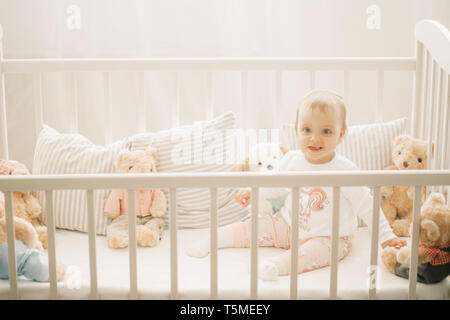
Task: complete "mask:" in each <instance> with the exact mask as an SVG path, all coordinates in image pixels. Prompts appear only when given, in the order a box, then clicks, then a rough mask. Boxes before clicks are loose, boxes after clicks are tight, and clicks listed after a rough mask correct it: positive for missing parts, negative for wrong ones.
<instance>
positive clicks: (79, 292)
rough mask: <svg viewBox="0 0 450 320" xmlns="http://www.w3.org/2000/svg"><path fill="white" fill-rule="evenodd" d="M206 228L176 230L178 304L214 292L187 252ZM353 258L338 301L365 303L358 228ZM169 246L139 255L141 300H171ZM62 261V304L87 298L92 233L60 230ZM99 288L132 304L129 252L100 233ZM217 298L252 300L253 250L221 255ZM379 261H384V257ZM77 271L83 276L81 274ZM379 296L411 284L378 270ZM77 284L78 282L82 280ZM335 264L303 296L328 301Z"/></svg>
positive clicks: (40, 288)
mask: <svg viewBox="0 0 450 320" xmlns="http://www.w3.org/2000/svg"><path fill="white" fill-rule="evenodd" d="M208 233H209V229H184V230H179V233H178V243H179V247H178V250H179V251H178V261H179V269H178V272H179V273H178V278H179V285H178V286H179V298H180V299H208V297H209V290H210V269H209V268H210V259H209V256H208V257H207V258H203V259H196V258H191V257H189V256H187V255H186V253H185V251H186V249H187V247H188V246H189V245H190V244H191V243H193V242H194V241H195V240H197V239H200V238H203V237H206V236H207V235H208ZM354 239H355V240H354V244H353V248H352V251H351V253H350V254H349V255H348V256H347V257H346V258H345V259H344V260H342V261H341V262H340V263H339V265H338V298H340V299H367V298H368V285H369V271H368V270H369V257H370V249H369V248H370V233H369V230H368V228H359V229H358V231H357V232H356V234H355V238H354ZM169 245H170V241H169V234H168V232H167V231H165V233H164V235H163V239H162V240H161V242H160V244H159V245H158V246H157V247H155V248H139V247H138V250H137V266H138V267H137V268H138V290H139V298H140V299H169V298H170V251H169V248H170V246H169ZM56 250H57V256H58V257H59V258H60V259H61V260H62V261H64V263H65V264H66V265H67V266H68V267H69V271H70V274H69V276H68V277H67V279H66V281H64V282H60V283H58V298H59V299H89V293H90V285H89V251H88V235H87V234H84V233H80V232H75V231H67V230H57V231H56ZM96 250H97V265H98V287H99V298H100V299H128V290H129V278H130V277H129V272H128V270H129V257H128V250H127V249H121V250H113V249H110V248H108V246H107V244H106V238H105V237H102V236H97V238H96ZM280 252H282V249H276V248H260V249H259V251H258V259H259V260H262V259H264V258H267V257H270V256H273V255H277V254H279V253H280ZM218 261H219V269H218V281H219V282H218V288H219V289H218V290H219V296H218V298H219V299H248V298H249V296H250V249H238V248H228V249H222V250H220V251H219V253H218ZM379 261H381V260H380V258H379ZM78 271H79V272H78ZM378 274H379V276H378V282H377V299H407V298H408V280H406V279H403V278H399V277H396V276H394V275H392V274H390V273H388V272H387V270H386V269H385V268H384V266H383V265H380V266H379V269H378ZM78 279H79V280H80V281H78ZM329 283H330V267H327V268H323V269H319V270H315V271H312V272H307V273H304V274H300V275H298V297H299V298H300V299H328V297H329ZM18 286H19V294H20V298H21V299H47V298H48V294H49V284H48V283H37V282H32V281H29V280H26V279H22V278H19V283H18ZM289 289H290V278H289V277H288V276H284V277H279V278H278V280H277V281H270V282H269V281H262V280H258V294H259V297H260V298H261V299H289V292H290V290H289ZM8 294H9V282H8V281H5V280H0V299H8ZM417 295H418V298H419V299H450V279H448V278H447V279H445V280H444V281H442V282H440V283H438V284H428V285H425V284H421V283H418V285H417Z"/></svg>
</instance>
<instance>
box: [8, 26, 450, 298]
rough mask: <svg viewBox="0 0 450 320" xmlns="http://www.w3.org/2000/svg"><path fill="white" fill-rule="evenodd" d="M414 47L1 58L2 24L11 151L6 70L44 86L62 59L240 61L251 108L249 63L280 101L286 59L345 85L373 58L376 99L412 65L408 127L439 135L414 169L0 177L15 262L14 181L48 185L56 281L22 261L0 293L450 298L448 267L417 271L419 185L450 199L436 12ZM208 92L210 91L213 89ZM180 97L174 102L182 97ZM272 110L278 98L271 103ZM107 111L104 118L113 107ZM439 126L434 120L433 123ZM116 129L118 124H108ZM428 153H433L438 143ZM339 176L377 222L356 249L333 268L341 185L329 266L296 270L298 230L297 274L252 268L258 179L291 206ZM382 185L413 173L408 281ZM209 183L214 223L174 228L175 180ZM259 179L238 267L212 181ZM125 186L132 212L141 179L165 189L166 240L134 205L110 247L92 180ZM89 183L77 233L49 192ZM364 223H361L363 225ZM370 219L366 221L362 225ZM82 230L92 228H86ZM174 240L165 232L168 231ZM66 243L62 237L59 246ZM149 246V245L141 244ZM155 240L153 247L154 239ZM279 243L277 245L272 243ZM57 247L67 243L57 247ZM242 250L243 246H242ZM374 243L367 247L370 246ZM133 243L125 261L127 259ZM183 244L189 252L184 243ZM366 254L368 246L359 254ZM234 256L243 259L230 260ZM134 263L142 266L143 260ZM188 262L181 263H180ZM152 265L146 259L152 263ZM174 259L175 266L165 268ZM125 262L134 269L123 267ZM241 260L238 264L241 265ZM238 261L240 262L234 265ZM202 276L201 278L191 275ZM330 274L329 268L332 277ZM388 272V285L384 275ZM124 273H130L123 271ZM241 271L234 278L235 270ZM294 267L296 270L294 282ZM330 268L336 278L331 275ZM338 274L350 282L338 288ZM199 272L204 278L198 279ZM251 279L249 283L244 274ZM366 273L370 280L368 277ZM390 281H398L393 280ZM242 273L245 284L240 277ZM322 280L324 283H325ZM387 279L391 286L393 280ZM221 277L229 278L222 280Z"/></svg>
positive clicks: (65, 64) (217, 65)
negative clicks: (69, 276) (444, 273)
mask: <svg viewBox="0 0 450 320" xmlns="http://www.w3.org/2000/svg"><path fill="white" fill-rule="evenodd" d="M415 35H416V41H417V44H416V57H407V58H396V57H395V58H394V57H382V58H358V57H348V58H347V57H346V58H199V59H184V58H180V59H4V58H3V55H2V50H1V40H2V33H1V29H0V95H1V100H0V127H1V135H0V143H1V148H0V158H5V159H8V130H7V115H6V101H5V100H6V99H5V74H13V73H32V74H33V75H35V79H36V83H37V85H38V88H39V87H40V86H41V82H40V81H41V77H42V74H43V73H46V72H66V71H101V72H105V74H106V75H107V74H108V72H112V71H118V70H127V71H135V72H142V71H151V70H173V71H179V70H203V71H214V70H234V71H240V72H241V77H242V93H243V94H242V96H243V97H242V99H243V103H242V107H241V111H242V113H241V114H245V99H246V95H247V86H246V79H247V72H248V71H252V70H272V71H275V77H276V79H275V81H276V90H277V92H276V100H277V101H276V106H277V107H279V106H280V101H281V89H280V88H281V81H282V73H283V72H286V71H290V70H305V71H308V72H309V73H310V79H311V87H314V78H315V72H316V71H319V70H343V71H344V75H345V76H344V91H345V92H348V91H349V90H350V87H349V83H348V79H349V77H348V75H349V73H350V72H351V71H354V70H374V71H376V72H377V88H378V89H377V90H378V94H377V102H378V103H381V100H382V97H383V90H382V88H383V85H382V84H383V81H384V73H385V72H386V71H389V70H396V71H415V81H414V83H415V86H414V91H413V101H414V103H413V106H412V111H411V117H412V118H411V135H413V136H414V137H418V138H422V139H426V140H428V141H429V142H432V141H437V142H438V143H437V148H436V152H435V158H434V160H433V161H430V163H431V170H426V171H408V172H403V171H401V172H385V171H360V172H325V173H302V174H286V173H283V174H281V173H280V174H275V175H260V174H252V173H245V174H244V173H225V172H220V173H217V172H216V173H213V172H212V173H195V174H193V173H174V174H167V173H157V174H152V175H151V176H148V175H133V176H128V175H118V174H114V175H108V174H95V175H87V174H85V175H31V176H20V177H19V176H8V177H3V176H1V177H0V190H1V191H3V192H4V193H5V209H6V222H7V233H8V239H7V241H8V253H9V270H15V269H16V261H15V258H14V257H15V255H14V241H13V235H14V232H13V231H14V224H13V219H12V192H13V191H32V190H44V191H45V198H46V199H47V200H48V201H46V203H47V208H46V216H47V226H48V232H49V234H48V258H49V265H50V282H49V283H45V284H42V283H32V282H26V281H21V280H20V281H19V279H18V277H17V274H16V272H14V271H10V272H9V275H10V279H9V281H0V297H1V298H2V299H4V298H9V299H19V298H21V299H47V298H49V299H70V298H75V299H88V298H89V299H99V298H100V299H105V298H106V299H109V298H120V299H123V298H125V299H127V298H128V299H161V298H162V299H197V298H199V299H204V298H210V299H218V298H219V299H224V298H225V299H227V298H233V299H248V298H250V299H260V298H266V299H280V298H281V299H283V298H289V299H298V298H306V299H308V298H310V299H311V298H312V299H321V298H330V299H338V298H339V299H340V298H347V299H366V298H369V299H405V298H409V299H417V298H420V299H427V298H432V299H450V280H449V279H445V280H444V281H442V282H441V283H439V284H436V285H423V284H420V283H419V284H418V283H417V275H416V271H417V254H418V253H417V250H418V233H419V224H418V221H419V220H418V219H419V214H420V206H421V199H420V197H419V196H418V195H419V194H420V190H421V187H422V186H433V188H437V190H440V191H441V192H443V193H444V194H446V197H447V203H448V204H450V201H449V200H450V193H449V192H448V190H449V189H448V187H443V186H449V185H450V170H449V169H450V163H449V162H450V161H449V160H450V158H449V152H448V151H449V150H450V141H449V140H450V139H449V136H450V131H449V128H450V126H449V118H450V114H449V110H450V105H449V100H450V90H449V88H450V32H449V31H448V30H446V29H445V28H444V27H443V26H442V25H440V24H439V23H437V22H435V21H430V20H424V21H421V22H419V23H418V24H417V25H416V30H415ZM210 75H211V73H208V79H207V81H208V88H211V87H212V77H211V76H210ZM210 98H211V92H208V97H206V99H207V100H208V99H210ZM178 108H179V106H178ZM35 110H36V111H37V112H36V113H37V114H38V115H40V116H38V117H37V118H36V121H37V124H38V127H40V125H41V124H42V122H43V119H42V99H37V100H36V109H35ZM207 113H208V118H211V117H212V114H213V110H212V104H211V108H210V109H208V110H207ZM274 115H275V116H276V109H275V110H274ZM109 116H110V115H107V116H106V118H107V119H109ZM172 116H173V119H174V122H173V124H174V125H177V124H178V116H179V110H177V109H176V110H175V112H173V115H172ZM432 129H433V130H432ZM109 134H111V132H109ZM429 145H430V147H429V150H428V156H429V158H430V155H431V143H429ZM311 185H314V186H332V187H333V193H334V194H335V195H339V194H340V188H341V187H347V186H369V187H372V188H373V192H374V203H373V229H372V230H370V231H371V233H370V234H371V236H370V238H369V236H368V234H369V233H368V231H369V230H365V231H361V230H359V231H358V233H359V238H358V237H357V239H359V240H358V241H359V242H358V241H355V242H356V244H355V247H357V248H355V249H353V250H354V251H355V252H356V253H355V255H354V256H353V258H351V256H349V257H348V258H346V259H344V260H343V261H342V262H340V263H339V266H341V267H340V268H339V269H340V270H339V271H340V273H338V262H337V243H338V242H337V240H338V234H339V230H338V227H339V223H338V222H339V197H333V199H334V200H333V208H334V209H333V230H332V250H331V266H330V267H329V268H323V269H321V270H316V271H314V272H309V273H306V274H302V275H297V272H294V270H297V259H296V258H294V257H296V255H297V252H298V245H297V241H291V243H292V244H293V245H292V261H293V263H292V266H291V276H289V277H284V278H285V279H281V280H280V281H278V282H276V283H264V282H260V281H258V278H257V272H258V270H257V261H258V256H260V257H261V256H263V257H264V256H268V255H269V252H271V253H272V254H273V252H274V251H269V250H270V249H268V248H258V247H257V245H256V243H257V239H256V236H257V233H256V232H255V231H256V230H257V219H256V217H257V213H258V202H257V201H255V199H258V196H257V195H258V191H259V188H261V187H287V188H291V189H292V195H293V197H292V204H291V205H292V210H293V211H296V210H298V205H299V204H298V196H299V194H298V187H300V186H311ZM383 185H414V186H415V200H414V218H413V229H412V230H413V231H412V237H411V244H412V253H411V254H412V264H411V274H410V279H409V281H406V280H404V279H400V278H397V277H395V276H393V275H391V274H389V273H387V271H386V270H385V269H383V268H384V266H382V265H380V263H379V248H378V215H379V211H380V187H381V186H383ZM188 187H190V188H208V189H209V190H210V208H211V210H210V228H208V229H202V230H179V229H177V215H176V208H177V206H176V204H177V188H188ZM231 187H233V188H236V187H251V188H252V195H253V196H252V204H251V217H252V219H253V220H252V238H251V248H250V271H248V270H242V267H243V266H245V265H246V263H247V260H246V259H247V258H248V251H247V250H240V251H239V250H237V249H227V250H221V251H218V250H217V229H218V218H217V190H218V188H231ZM115 188H120V189H128V190H129V199H130V200H131V201H130V203H129V212H134V208H135V203H134V202H135V201H134V199H135V197H134V192H135V191H134V190H139V189H144V188H167V189H169V195H170V197H169V229H168V231H166V232H167V233H168V237H166V238H165V239H164V240H163V241H162V243H161V244H160V245H159V246H158V247H157V248H153V249H141V248H137V247H136V241H135V240H136V229H135V227H134V226H135V219H136V218H135V216H134V215H131V214H130V215H129V222H130V228H129V234H130V246H129V248H128V250H126V251H123V250H122V251H114V250H111V249H108V248H107V246H106V244H105V241H104V239H103V238H101V237H96V233H95V220H94V204H93V191H94V190H97V189H115ZM68 189H70V190H76V189H81V190H86V195H87V206H88V212H89V232H88V234H87V235H86V234H81V233H77V232H71V231H62V230H56V228H55V221H54V218H53V207H52V203H53V202H52V197H53V191H54V190H68ZM292 226H293V228H292V230H293V232H292V239H296V238H298V220H296V219H293V220H292ZM361 229H362V228H361ZM366 229H367V228H366ZM208 233H210V236H211V248H212V250H211V251H212V252H211V255H210V259H209V260H207V261H206V262H205V260H195V261H194V260H189V259H188V258H186V257H185V256H184V252H181V250H180V249H183V248H184V246H185V245H186V243H187V242H188V241H190V240H194V239H196V238H197V239H198V237H201V236H205V235H207V234H208ZM86 238H87V239H86ZM169 240H170V241H169ZM83 241H87V242H88V247H89V251H88V253H86V252H81V253H80V252H79V253H76V252H77V251H79V250H80V247H77V245H79V243H81V242H83ZM364 243H366V244H369V243H370V251H368V250H366V249H368V248H367V247H364V245H363V244H364ZM63 244H64V246H65V247H64V246H63ZM57 249H59V250H58V251H59V254H58V257H63V260H64V259H70V257H71V255H72V256H77V259H79V260H78V262H74V263H78V264H80V265H83V267H82V268H83V270H85V271H86V272H87V270H88V273H89V277H87V278H86V279H85V280H86V281H87V282H84V283H83V286H82V287H81V288H79V289H71V288H66V287H64V286H63V285H61V283H57V281H56V251H57ZM145 250H147V251H145ZM149 250H151V251H149ZM272 250H277V249H272ZM61 251H62V252H61ZM238 251H239V252H238ZM369 252H370V254H369ZM127 253H128V256H129V257H128V259H129V260H128V263H127V262H126V261H127V260H126V259H127V258H126V256H127ZM181 254H183V255H181ZM357 254H361V255H362V256H358V255H357ZM155 257H156V258H161V259H166V258H167V259H168V260H169V261H168V262H167V263H165V264H164V263H162V262H161V264H160V265H159V266H152V267H151V268H150V267H148V266H147V265H146V263H151V262H152V261H153V260H154V258H155ZM219 257H220V259H223V260H222V261H224V263H223V264H222V263H221V266H222V265H226V264H227V263H229V264H230V270H226V273H227V278H226V279H225V281H219V280H220V279H219V272H218V270H219V263H218V260H219ZM103 258H104V259H107V262H108V263H117V265H118V266H119V267H118V268H117V270H119V271H120V272H122V273H126V275H125V278H123V277H122V278H121V277H120V276H119V275H118V274H115V273H114V271H110V274H109V276H108V278H107V281H106V282H101V281H100V278H101V275H102V274H105V273H107V272H108V270H107V269H108V268H109V266H108V265H104V266H103V268H102V267H99V266H101V264H102V259H103ZM364 258H367V260H370V262H369V261H364V262H368V263H369V265H368V266H369V270H367V268H366V265H362V266H359V267H357V270H356V271H355V269H350V270H346V268H347V267H350V266H351V265H353V266H356V265H358V263H359V262H361V261H362V260H361V259H364ZM236 259H237V260H238V265H237V267H234V268H233V266H232V265H233V263H235V262H236ZM138 267H139V269H140V272H138ZM183 267H185V270H187V272H186V273H184V274H183V273H181V272H180V271H183ZM143 268H146V270H150V271H151V272H154V274H153V275H149V274H148V273H150V272H148V273H146V272H145V270H144V272H143V270H142V269H143ZM147 268H148V269H147ZM166 268H169V269H170V273H168V272H167V269H166ZM127 269H128V270H127ZM208 270H209V273H210V279H209V282H208V281H206V282H205V280H204V279H203V280H201V279H200V278H199V277H202V276H203V278H205V277H204V274H207V272H208ZM239 270H241V271H240V273H239ZM236 272H237V273H236ZM194 277H196V278H195V279H192V278H194ZM328 277H329V278H328ZM353 277H354V278H355V279H356V278H358V279H359V280H360V282H359V283H361V281H362V283H364V285H362V286H360V287H358V288H357V287H354V286H352V284H351V282H352V278H353ZM381 277H383V280H384V282H383V283H382V286H383V287H385V290H381V288H380V285H379V283H378V282H377V281H376V280H380V278H381ZM124 279H125V282H124ZM233 279H234V280H233ZM299 279H301V281H300V283H299ZM327 279H329V283H327ZM338 279H339V280H340V282H339V284H340V286H341V288H343V291H342V292H340V291H339V290H338ZM202 281H203V282H202ZM246 281H248V284H249V286H247V285H246V283H245V282H246ZM366 282H367V283H368V285H367V286H366V285H365V284H366ZM390 284H393V286H390ZM243 285H245V288H243V287H242V286H243ZM321 285H322V287H321ZM386 288H387V289H386ZM221 289H225V290H221Z"/></svg>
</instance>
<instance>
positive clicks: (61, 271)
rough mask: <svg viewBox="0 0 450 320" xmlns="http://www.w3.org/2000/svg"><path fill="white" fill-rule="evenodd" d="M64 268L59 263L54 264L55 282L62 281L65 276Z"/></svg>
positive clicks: (62, 264) (63, 265)
mask: <svg viewBox="0 0 450 320" xmlns="http://www.w3.org/2000/svg"><path fill="white" fill-rule="evenodd" d="M66 269H67V268H66V266H65V264H64V263H62V262H61V261H57V262H56V281H58V282H60V281H63V280H64V277H65V276H66Z"/></svg>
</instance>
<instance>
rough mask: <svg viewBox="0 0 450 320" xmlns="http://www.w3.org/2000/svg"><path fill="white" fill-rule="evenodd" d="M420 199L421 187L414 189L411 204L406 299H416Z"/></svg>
mask: <svg viewBox="0 0 450 320" xmlns="http://www.w3.org/2000/svg"><path fill="white" fill-rule="evenodd" d="M421 198H422V186H415V187H414V202H413V219H412V224H413V227H412V234H411V264H410V269H409V295H408V299H410V300H415V299H417V292H416V289H417V265H418V261H417V259H418V253H419V227H420V226H419V223H420V207H421Z"/></svg>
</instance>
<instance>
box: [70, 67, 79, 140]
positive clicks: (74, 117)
mask: <svg viewBox="0 0 450 320" xmlns="http://www.w3.org/2000/svg"><path fill="white" fill-rule="evenodd" d="M71 77H72V83H73V85H72V88H73V104H72V106H71V109H72V110H71V111H72V112H71V113H72V116H71V117H70V127H71V128H70V130H71V132H72V133H78V85H77V74H76V73H75V72H72V73H71Z"/></svg>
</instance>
